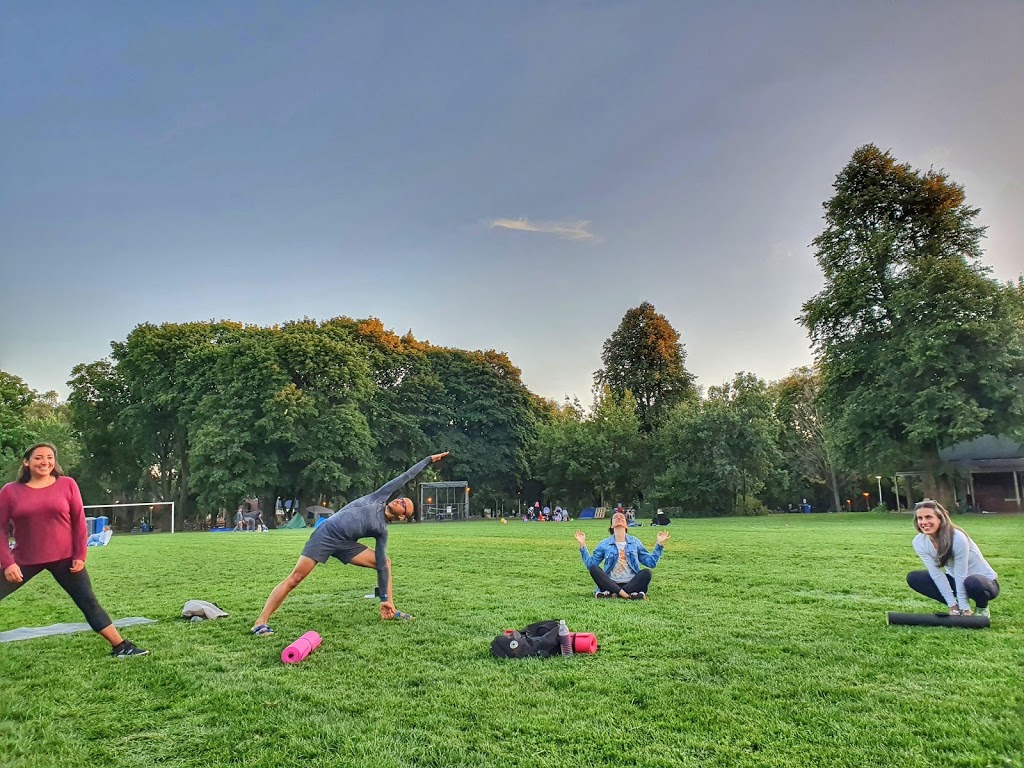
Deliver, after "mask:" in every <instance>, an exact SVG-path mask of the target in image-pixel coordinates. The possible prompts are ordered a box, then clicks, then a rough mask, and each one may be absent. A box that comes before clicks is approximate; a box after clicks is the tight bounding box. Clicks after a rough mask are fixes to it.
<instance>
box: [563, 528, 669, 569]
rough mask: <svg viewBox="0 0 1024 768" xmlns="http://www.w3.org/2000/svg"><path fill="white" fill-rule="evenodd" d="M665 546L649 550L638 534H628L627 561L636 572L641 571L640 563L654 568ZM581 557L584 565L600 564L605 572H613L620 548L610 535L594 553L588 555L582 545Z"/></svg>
mask: <svg viewBox="0 0 1024 768" xmlns="http://www.w3.org/2000/svg"><path fill="white" fill-rule="evenodd" d="M664 551H665V548H664V547H663V546H661V544H658V545H657V546H656V547H655V548H654V551H653V552H648V551H647V547H645V546H644V545H643V543H642V542H641V541H640V539H638V538H637V537H636V536H630V535H629V534H626V563H627V564H628V565H629V567H630V568H632V569H633V572H634V573H640V564H641V563H643V564H644V565H646V566H647V567H648V568H653V567H654V566H656V565H657V564H658V560H660V559H661V553H662V552H664ZM580 557H582V558H583V565H584V566H586V567H587V568H590V567H591V566H592V565H598V564H600V565H601V567H602V568H604V572H605V573H611V572H612V568H614V567H615V561H616V560H618V559H619V548H618V547H616V546H615V537H614V536H609V537H608V538H607V539H604V540H603V541H602V542H601V543H600V544H598V545H597V546H596V547H594V554H592V555H588V554H587V548H586V547H580Z"/></svg>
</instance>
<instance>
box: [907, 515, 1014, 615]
mask: <svg viewBox="0 0 1024 768" xmlns="http://www.w3.org/2000/svg"><path fill="white" fill-rule="evenodd" d="M914 527H915V528H916V529H917V536H915V537H914V551H915V552H917V555H918V557H920V558H921V562H922V563H924V567H925V568H926V569H927V570H924V571H911V572H910V573H908V574H907V584H908V585H909V586H910V588H911V589H913V590H914V591H915V592H920V593H921V594H922V595H924V596H925V597H930V598H931V599H932V600H936V601H938V602H940V603H944V604H945V605H946V606H947V607H948V608H949V613H950V615H951V616H972V615H976V616H989V615H990V613H989V607H988V604H989V602H990V601H992V600H995V599H996V598H997V597H998V596H999V581H998V577H997V575H996V572H995V571H994V570H992V566H990V565H989V564H988V563H987V562H986V561H985V558H984V557H983V556H982V554H981V550H980V549H978V545H977V544H975V543H974V541H973V539H971V537H970V536H968V535H967V534H966V533H965V532H964V530H963V529H962V528H959V527H958V526H955V525H953V522H952V521H951V520H950V519H949V512H947V511H946V508H945V507H944V506H942V505H941V504H940V503H939V502H937V501H933V500H932V499H925V500H924V501H921V502H918V504H917V505H916V506H915V508H914ZM970 600H973V601H974V611H971V604H970V602H969V601H970Z"/></svg>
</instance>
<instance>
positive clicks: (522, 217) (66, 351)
mask: <svg viewBox="0 0 1024 768" xmlns="http://www.w3.org/2000/svg"><path fill="white" fill-rule="evenodd" d="M1021 40H1024V4H1022V3H1020V2H1016V1H1014V2H998V1H996V2H985V3H961V2H943V1H942V0H928V1H924V0H922V1H921V2H909V1H907V2H873V1H868V2H858V3H821V2H818V1H817V0H815V1H814V2H777V3H752V2H731V1H728V0H727V1H724V2H716V3H695V2H693V3H684V2H674V1H673V2H637V3H627V2H621V3H620V2H593V1H592V2H559V3H541V2H518V3H514V4H513V3H479V2H458V3H456V2H440V1H439V2H433V3H370V2H365V3H355V2H353V3H347V2H346V3H337V2H326V3H316V2H302V3H265V4H263V3H256V2H218V3H204V2H198V1H196V2H176V3H121V2H118V3H104V2H90V3H79V2H56V1H53V2H36V1H35V0H28V1H23V0H7V1H6V2H5V3H4V12H3V14H2V15H0V266H2V272H0V275H2V277H0V328H2V331H0V369H2V370H4V371H7V372H8V373H13V374H15V375H17V376H20V377H21V378H22V379H24V380H25V382H26V383H27V384H28V385H29V386H30V387H31V388H33V389H35V390H37V391H39V392H45V391H48V390H56V391H57V392H58V393H59V394H60V395H61V396H62V397H65V396H66V395H67V393H68V387H67V385H66V382H67V380H68V378H69V377H70V372H71V369H72V368H73V367H74V366H75V365H76V364H78V363H83V362H85V363H88V362H93V361H95V360H99V359H101V358H103V357H105V356H107V355H108V354H109V352H110V343H111V342H112V341H120V340H123V339H124V338H125V337H126V336H127V335H128V333H129V332H130V331H131V330H132V328H134V327H135V326H136V325H138V324H140V323H146V322H148V323H157V324H159V323H164V322H185V321H203V320H215V319H230V320H235V321H239V322H244V323H255V324H259V325H273V324H275V323H282V322H285V321H288V320H292V319H300V318H303V317H311V318H316V319H320V320H326V319H329V318H332V317H337V316H341V315H344V316H348V317H353V318H364V317H370V316H372V317H377V318H380V320H381V321H382V322H383V324H384V326H385V327H386V328H390V329H393V330H394V331H395V332H397V333H399V334H403V333H405V332H406V331H408V330H411V331H412V332H413V334H414V335H415V336H416V337H417V338H419V339H425V340H429V341H430V342H432V343H433V344H437V345H441V346H447V347H458V348H461V349H496V350H500V351H503V352H505V353H507V354H508V356H509V358H510V359H511V360H512V362H513V364H515V365H516V366H517V367H518V368H520V369H521V371H522V378H523V382H524V383H525V384H526V386H527V387H528V388H529V389H530V390H531V391H533V392H535V393H537V394H539V395H542V396H544V397H549V398H552V399H555V400H558V401H561V400H563V399H564V398H565V397H567V396H568V397H578V398H579V399H580V400H581V401H582V402H583V404H584V405H588V404H589V403H590V401H591V400H590V390H591V386H592V383H593V374H594V372H595V371H596V370H598V369H599V368H600V367H601V350H602V345H603V344H604V342H605V340H606V339H607V338H608V337H609V336H611V334H612V333H613V332H614V331H615V329H616V328H617V326H618V324H619V322H620V321H621V320H622V317H623V315H624V314H625V313H626V311H627V310H628V309H630V308H632V307H636V306H638V305H639V304H640V303H641V302H644V301H649V302H651V303H652V304H653V305H654V307H655V309H656V310H657V311H658V312H660V313H661V314H663V315H665V316H666V317H667V319H668V320H669V322H670V323H671V324H672V326H673V327H674V328H675V329H676V330H677V331H678V332H679V333H680V335H681V341H682V342H683V344H684V345H685V350H686V353H687V358H686V366H687V368H688V369H689V370H690V371H691V372H692V373H693V374H695V375H696V377H697V380H698V384H700V385H702V386H704V387H707V386H709V385H714V384H720V383H722V382H724V381H726V380H728V379H730V378H732V376H733V375H734V374H735V373H736V372H738V371H750V372H753V373H755V374H757V375H758V376H761V377H762V378H764V379H766V380H774V379H778V378H781V377H783V376H785V375H786V374H787V373H788V372H789V371H790V370H791V369H793V368H796V367H799V366H802V365H808V364H810V363H811V362H812V352H811V350H810V348H809V344H808V341H807V335H806V332H805V330H804V329H803V328H802V327H801V326H800V325H799V324H798V323H797V322H796V320H795V318H796V317H797V316H798V315H799V313H800V307H801V304H802V303H803V302H804V301H806V300H807V299H808V298H810V297H811V296H813V295H814V294H815V293H817V292H818V291H819V290H820V289H821V287H822V278H821V273H820V270H819V269H818V267H817V264H816V262H815V260H814V254H813V250H812V249H811V247H810V244H811V241H812V239H813V238H814V237H815V236H816V235H817V234H819V233H820V232H821V230H822V227H823V220H822V203H823V202H825V201H826V200H827V199H828V198H829V196H830V195H831V192H832V188H831V185H832V183H833V181H834V179H835V176H836V174H837V173H838V172H839V171H840V170H841V169H842V167H843V166H844V165H845V164H846V163H847V162H848V161H849V159H850V157H851V155H852V154H853V151H854V150H855V149H856V148H857V147H859V146H862V145H864V144H868V143H873V144H876V145H877V146H879V147H881V148H882V149H886V150H890V151H891V152H892V153H893V154H894V156H895V157H896V158H897V159H898V160H899V161H900V162H908V163H910V164H912V165H913V166H915V167H917V168H922V169H925V168H929V167H934V168H936V169H945V170H946V171H947V172H948V173H949V174H950V176H951V177H952V178H953V180H954V181H956V182H958V183H960V184H962V185H964V187H965V189H966V192H967V200H968V203H969V204H971V205H974V206H977V207H979V208H980V209H981V214H980V216H979V223H981V224H983V225H986V226H987V227H988V231H987V238H986V240H985V241H984V248H985V251H986V252H985V257H984V263H986V264H987V265H988V266H990V267H991V269H992V275H993V276H994V277H997V278H999V279H1002V280H1010V279H1014V278H1016V276H1017V275H1019V274H1020V273H1021V272H1024V151H1022V149H1021V137H1022V136H1024V45H1021Z"/></svg>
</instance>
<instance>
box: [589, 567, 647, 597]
mask: <svg viewBox="0 0 1024 768" xmlns="http://www.w3.org/2000/svg"><path fill="white" fill-rule="evenodd" d="M651 575H652V574H651V571H650V569H648V568H641V569H640V573H638V574H637V575H636V576H634V577H633V578H632V579H630V580H629V581H628V582H626V583H625V584H619V582H617V581H612V577H611V576H609V575H608V574H607V573H605V572H604V569H603V568H602V567H601V566H600V565H592V566H590V578H592V579H593V580H594V583H595V584H597V588H598V589H599V590H601V591H602V592H611V593H612V594H613V595H617V594H619V592H620V591H622V590H625V591H626V592H627V593H629V594H633V593H634V592H643V593H644V594H646V593H647V588H648V587H649V586H650V585H651Z"/></svg>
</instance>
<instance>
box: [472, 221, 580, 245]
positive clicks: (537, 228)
mask: <svg viewBox="0 0 1024 768" xmlns="http://www.w3.org/2000/svg"><path fill="white" fill-rule="evenodd" d="M489 225H490V228H491V229H514V230H517V231H519V232H538V233H540V234H544V235H555V236H556V237H559V238H561V239H562V240H590V241H594V242H596V241H598V239H599V238H598V237H597V235H595V234H594V233H593V232H590V231H589V230H588V227H589V226H590V222H589V221H530V220H529V219H527V218H525V217H523V218H520V219H491V221H490V222H489Z"/></svg>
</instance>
